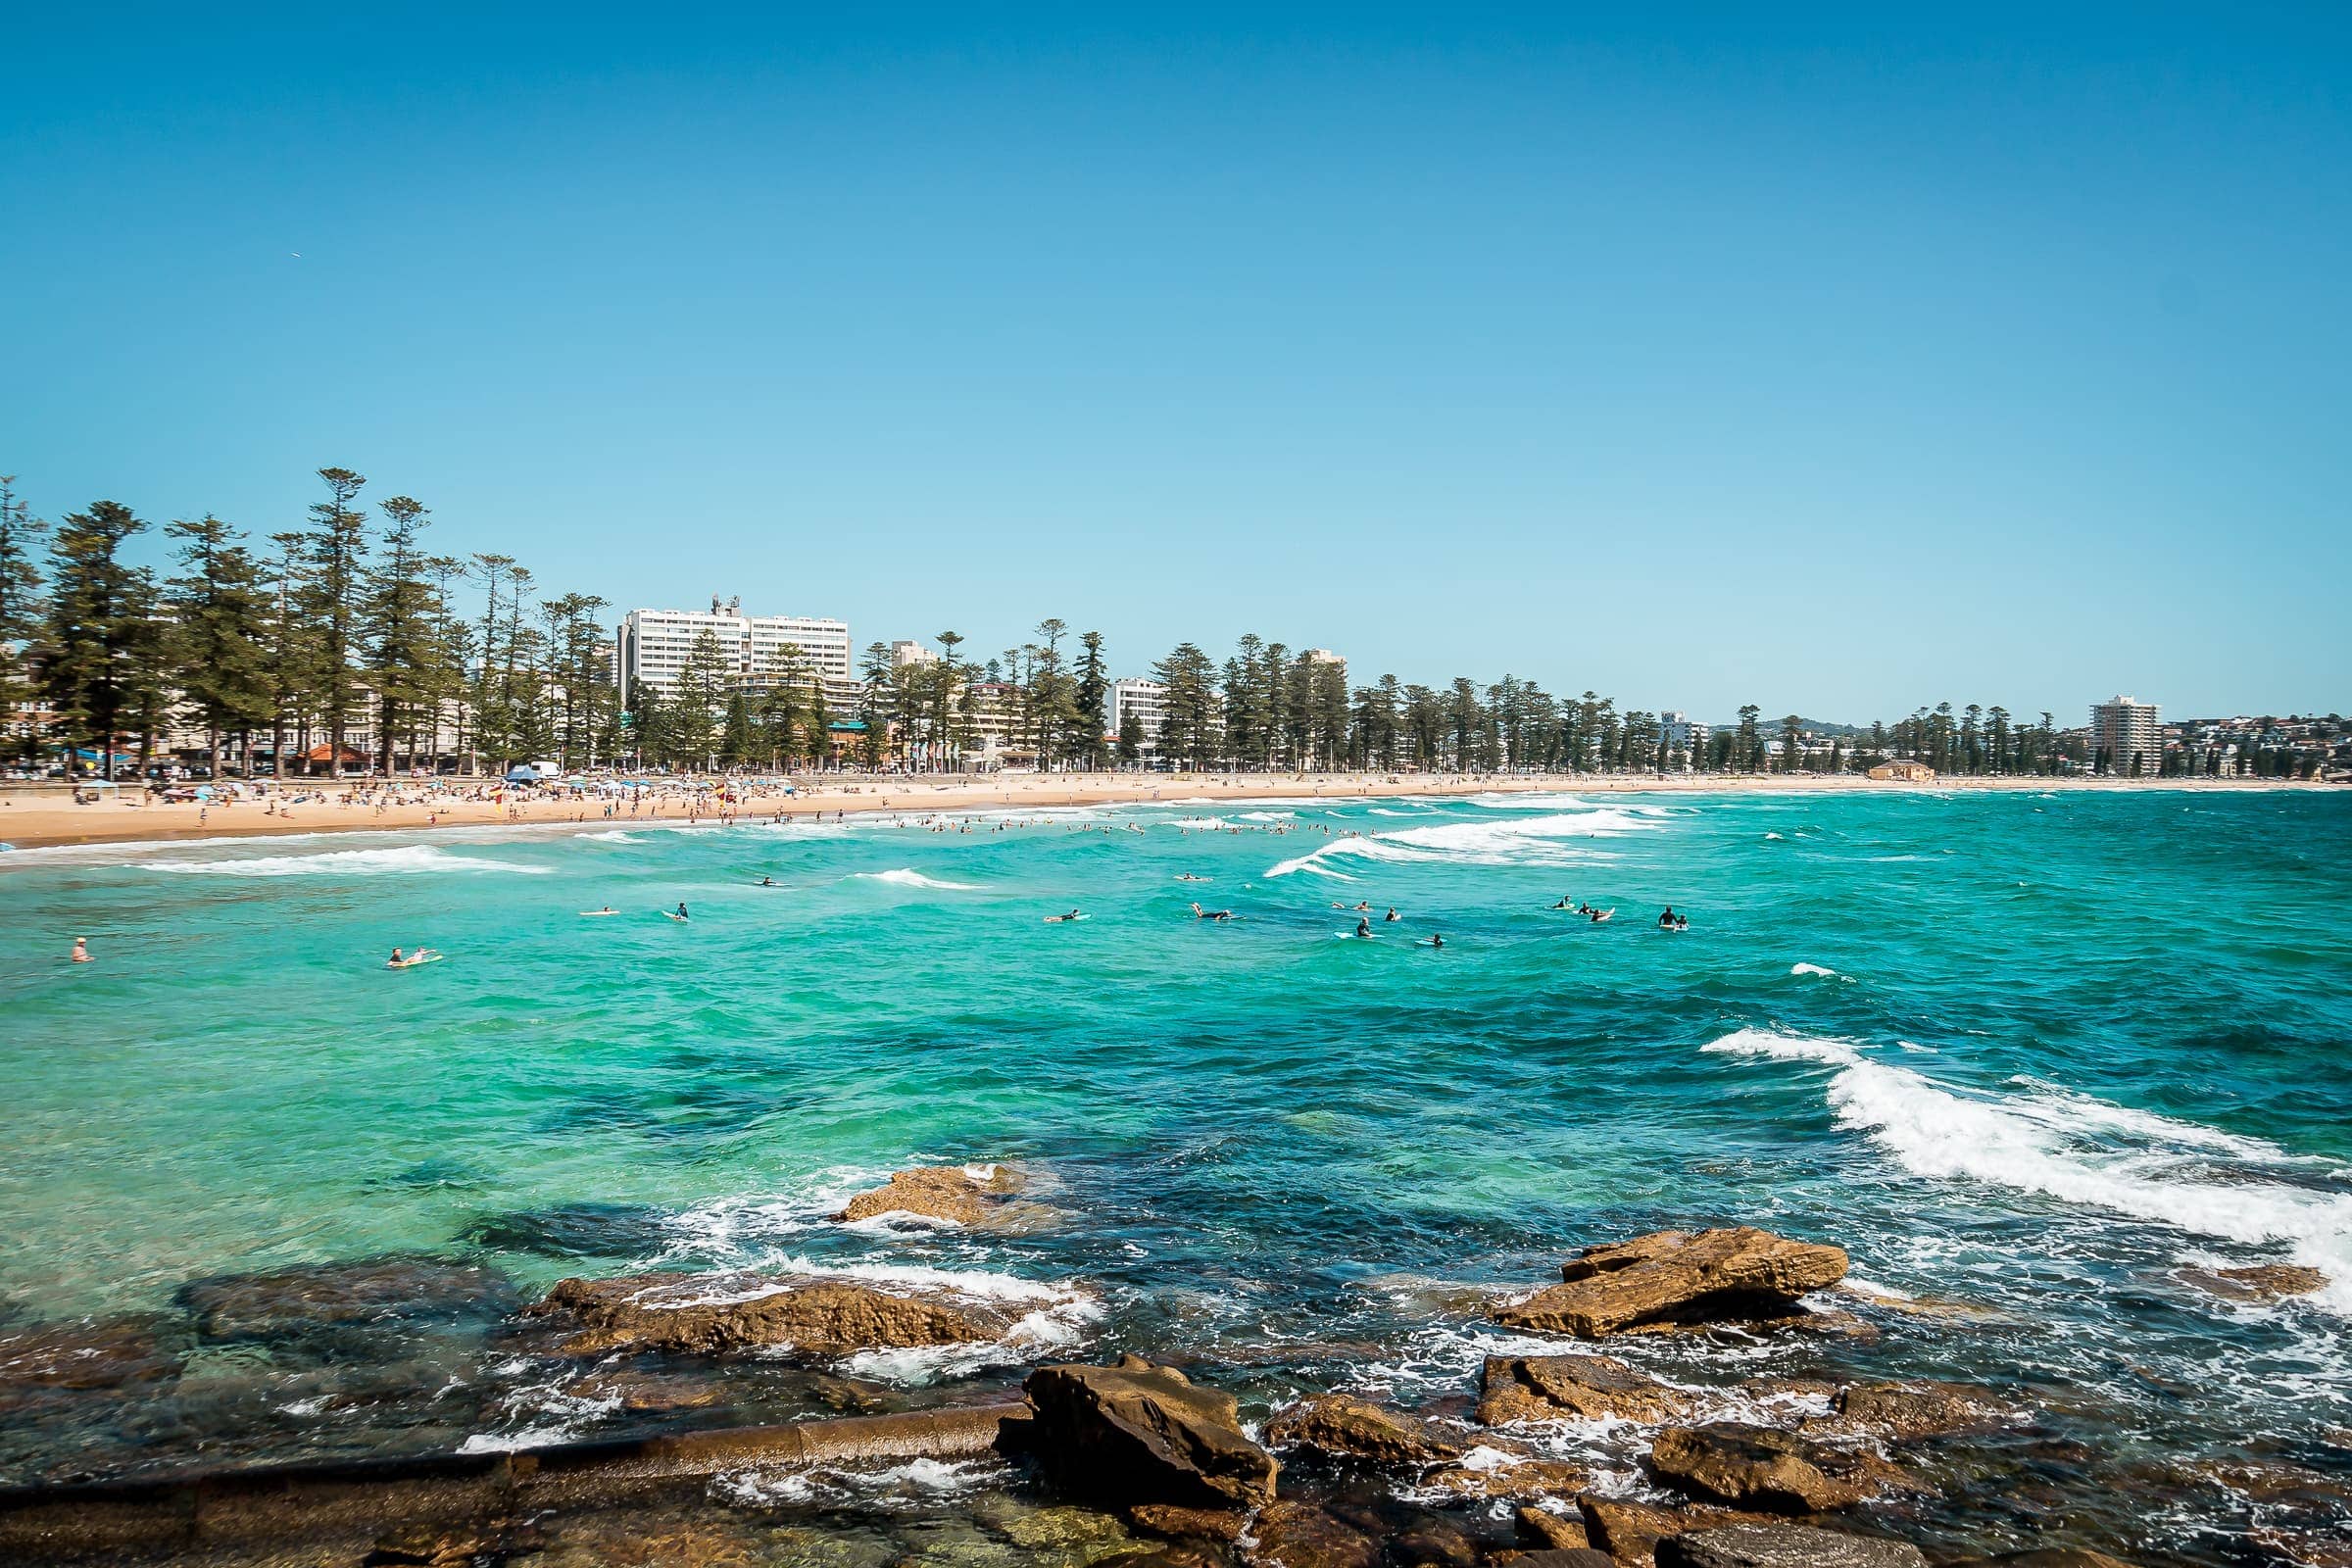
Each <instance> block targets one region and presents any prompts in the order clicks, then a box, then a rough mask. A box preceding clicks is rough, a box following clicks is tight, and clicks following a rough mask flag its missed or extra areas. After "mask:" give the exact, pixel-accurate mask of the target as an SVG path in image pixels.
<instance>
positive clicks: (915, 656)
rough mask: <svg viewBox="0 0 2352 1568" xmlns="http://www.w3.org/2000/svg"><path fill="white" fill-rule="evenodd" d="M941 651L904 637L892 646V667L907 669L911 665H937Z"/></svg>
mask: <svg viewBox="0 0 2352 1568" xmlns="http://www.w3.org/2000/svg"><path fill="white" fill-rule="evenodd" d="M938 662H939V650H938V649H936V648H933V647H931V646H930V645H929V644H927V643H918V642H916V641H915V640H914V639H913V638H911V637H902V638H900V639H899V640H898V641H897V642H895V643H892V644H891V645H890V667H891V668H893V669H905V668H906V667H907V665H909V664H936V663H938Z"/></svg>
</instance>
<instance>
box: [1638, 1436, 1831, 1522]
mask: <svg viewBox="0 0 2352 1568" xmlns="http://www.w3.org/2000/svg"><path fill="white" fill-rule="evenodd" d="M1649 1463H1650V1468H1651V1469H1652V1470H1654V1471H1656V1472H1657V1473H1658V1475H1659V1476H1660V1477H1662V1478H1664V1479H1665V1480H1667V1481H1671V1482H1673V1483H1674V1484H1675V1485H1677V1486H1679V1487H1681V1488H1683V1490H1685V1491H1686V1492H1691V1493H1695V1494H1697V1495H1699V1496H1701V1497H1705V1498H1709V1499H1711V1500H1713V1501H1716V1502H1725V1503H1732V1504H1735V1505H1745V1506H1748V1507H1753V1508H1760V1509H1765V1510H1768V1511H1770V1512H1774V1513H1821V1512H1824V1511H1825V1510H1828V1509H1832V1508H1848V1507H1851V1506H1853V1504H1855V1503H1857V1502H1859V1501H1861V1500H1862V1497H1863V1495H1864V1493H1865V1492H1866V1491H1867V1490H1868V1483H1869V1481H1870V1480H1871V1479H1872V1477H1871V1475H1870V1473H1869V1471H1868V1468H1867V1467H1866V1465H1865V1463H1864V1461H1863V1459H1862V1457H1861V1456H1860V1455H1858V1454H1854V1453H1849V1452H1847V1451H1845V1450H1844V1449H1841V1448H1833V1447H1830V1446H1828V1445H1826V1444H1821V1443H1816V1442H1814V1441H1812V1440H1811V1439H1809V1438H1802V1437H1799V1436H1797V1435H1796V1434H1795V1433H1792V1432H1776V1431H1774V1430H1773V1429H1771V1428H1770V1427H1754V1426H1747V1425H1744V1424H1742V1423H1740V1422H1737V1421H1718V1422H1714V1423H1711V1424H1709V1425H1707V1426H1703V1427H1669V1428H1667V1429H1666V1430H1665V1431H1663V1432H1661V1433H1659V1434H1658V1437H1657V1441H1656V1442H1655V1443H1654V1444H1652V1445H1651V1446H1650V1450H1649Z"/></svg>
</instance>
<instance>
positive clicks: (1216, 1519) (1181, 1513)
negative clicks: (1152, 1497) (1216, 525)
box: [1127, 1502, 1250, 1542]
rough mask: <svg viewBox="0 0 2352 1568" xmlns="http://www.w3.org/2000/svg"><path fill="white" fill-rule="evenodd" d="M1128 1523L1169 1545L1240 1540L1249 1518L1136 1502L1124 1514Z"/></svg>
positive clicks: (1233, 1512) (1217, 1510)
mask: <svg viewBox="0 0 2352 1568" xmlns="http://www.w3.org/2000/svg"><path fill="white" fill-rule="evenodd" d="M1127 1522H1128V1523H1129V1524H1131V1525H1133V1526H1135V1528H1136V1529H1138V1530H1141V1531H1143V1532H1144V1533H1145V1534H1147V1535H1153V1536H1165V1537H1166V1538H1168V1539H1169V1540H1171V1541H1223V1542H1232V1541H1238V1540H1240V1539H1241V1535H1242V1529H1243V1527H1244V1526H1246V1525H1247V1524H1249V1522H1250V1516H1249V1515H1248V1514H1246V1513H1244V1512H1242V1511H1241V1510H1240V1509H1239V1508H1184V1507H1179V1506H1177V1505H1176V1504H1175V1503H1172V1502H1139V1503H1137V1504H1135V1506H1133V1507H1131V1508H1129V1509H1128V1510H1127Z"/></svg>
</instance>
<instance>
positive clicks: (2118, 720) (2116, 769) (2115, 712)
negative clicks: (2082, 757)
mask: <svg viewBox="0 0 2352 1568" xmlns="http://www.w3.org/2000/svg"><path fill="white" fill-rule="evenodd" d="M2090 756H2091V765H2092V767H2093V768H2094V769H2095V770H2096V771H2098V772H2101V773H2121V774H2126V775H2130V776H2138V775H2143V774H2144V775H2145V776H2147V777H2149V778H2154V777H2155V776H2156V774H2157V772H2158V770H2159V769H2160V768H2161V767H2162V766H2163V763H2164V731H2163V726H2162V725H2161V724H2159V723H2158V721H2157V710H2156V705H2155V704H2154V703H2143V702H2140V701H2138V700H2137V699H2135V698H2131V697H2123V696H2118V697H2115V698H2112V699H2110V700H2109V701H2107V702H2104V703H2093V704H2091V705H2090Z"/></svg>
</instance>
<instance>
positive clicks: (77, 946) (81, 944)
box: [73, 937, 90, 963]
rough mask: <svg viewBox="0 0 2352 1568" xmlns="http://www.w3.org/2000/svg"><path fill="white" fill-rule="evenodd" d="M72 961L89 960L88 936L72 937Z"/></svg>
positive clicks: (84, 961) (85, 961)
mask: <svg viewBox="0 0 2352 1568" xmlns="http://www.w3.org/2000/svg"><path fill="white" fill-rule="evenodd" d="M73 961H74V962H75V963H87V962H89V961H90V939H89V938H88V937H75V938H74V939H73Z"/></svg>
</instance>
